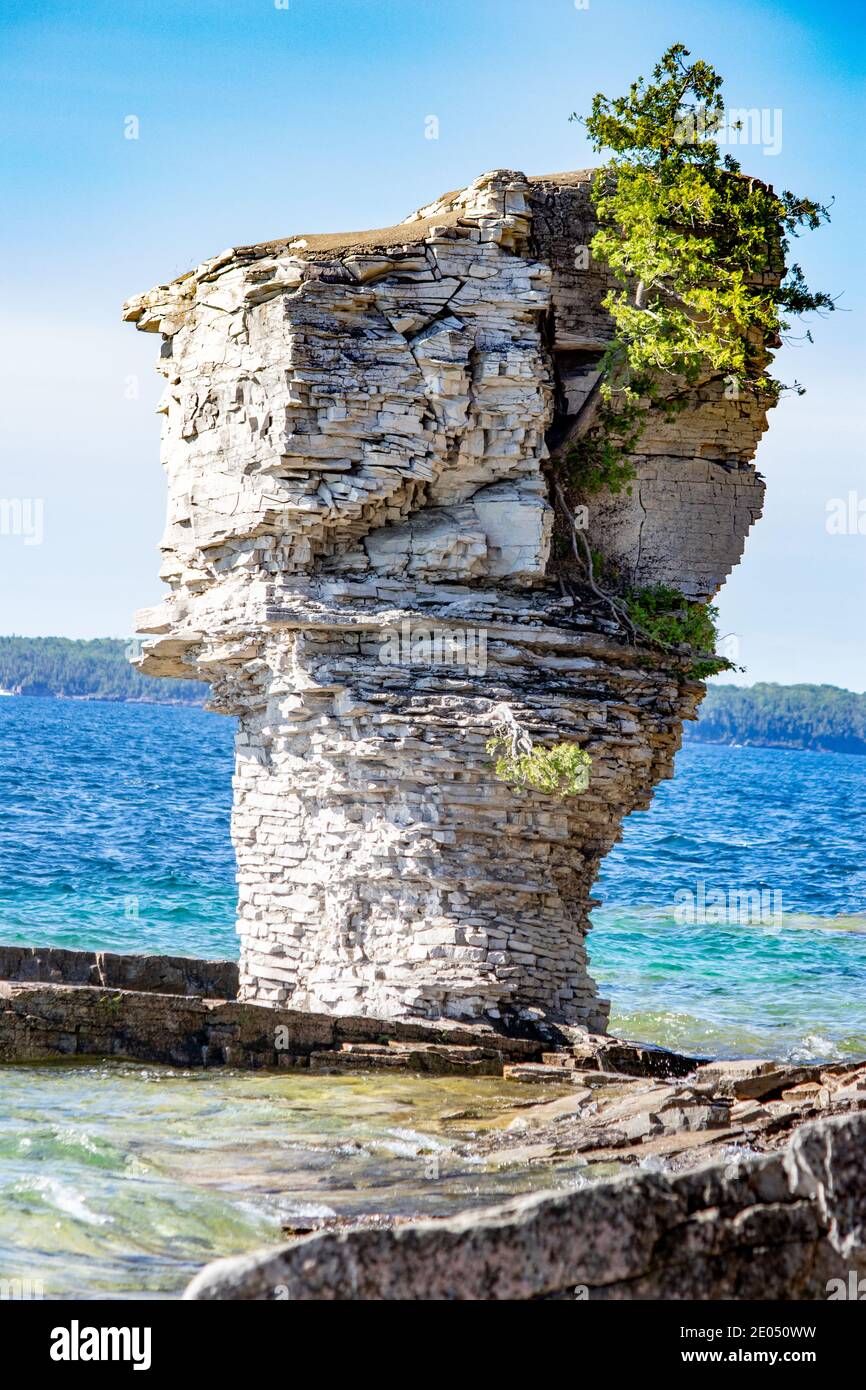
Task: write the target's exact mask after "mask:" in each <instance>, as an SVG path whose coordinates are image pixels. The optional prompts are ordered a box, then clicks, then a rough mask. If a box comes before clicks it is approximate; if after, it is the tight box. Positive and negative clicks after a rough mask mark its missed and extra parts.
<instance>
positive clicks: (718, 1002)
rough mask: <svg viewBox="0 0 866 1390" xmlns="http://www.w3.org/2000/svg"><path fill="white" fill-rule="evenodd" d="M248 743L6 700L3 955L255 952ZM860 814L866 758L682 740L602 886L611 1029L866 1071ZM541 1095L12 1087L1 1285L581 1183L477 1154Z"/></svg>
mask: <svg viewBox="0 0 866 1390" xmlns="http://www.w3.org/2000/svg"><path fill="white" fill-rule="evenodd" d="M232 732H233V730H232V725H231V722H230V721H228V720H226V719H222V718H220V717H219V716H216V715H210V714H206V713H204V712H203V711H201V710H197V709H180V708H178V709H168V708H163V707H160V706H124V705H113V704H97V703H92V704H91V703H87V704H84V703H70V702H66V701H51V700H27V699H18V698H14V699H13V698H9V699H0V941H7V942H12V941H17V942H24V943H43V944H53V945H61V946H71V947H82V948H90V949H93V948H103V949H113V950H120V951H123V950H132V951H135V950H147V951H167V952H173V953H186V954H193V955H204V956H212V957H215V956H225V955H234V954H235V953H236V939H235V934H234V925H233V919H234V883H233V867H234V866H233V859H232V852H231V845H230V842H229V810H230V800H231V787H230V780H231V771H232V746H231V745H232ZM864 793H866V758H858V757H856V756H853V755H834V754H820V753H799V752H788V751H784V750H771V749H754V748H750V749H745V748H742V749H738V748H733V749H731V748H718V747H711V746H707V745H697V744H692V745H687V746H686V747H685V748H684V749H683V751H682V752H681V753H680V755H679V757H678V759H677V775H676V778H675V779H674V780H673V781H672V782H668V783H665V784H664V785H663V786H661V787H660V788H659V789H658V791H657V793H656V797H655V800H654V802H653V805H652V807H651V809H650V810H649V811H647V812H644V813H641V814H638V815H635V816H634V817H632V818H631V820H630V821H629V822H628V824H627V826H626V830H625V834H624V837H623V840H622V842H621V843H620V845H618V846H617V848H616V849H615V850H614V851H613V852H612V854H611V855H610V856H609V857H608V859H607V860H606V862H605V866H604V871H603V873H602V876H601V880H600V883H599V885H598V889H597V893H598V896H599V897H601V898H603V900H604V906H603V907H602V908H599V909H597V910H596V911H595V913H594V915H593V920H594V922H595V930H594V931H593V933H592V935H591V937H590V954H591V962H592V969H593V972H594V974H595V976H596V978H597V979H598V980H599V982H600V984H601V985H602V987H603V991H604V993H605V994H607V995H608V996H609V997H610V998H611V999H612V1001H613V1013H612V1019H611V1024H612V1028H613V1029H614V1030H615V1031H616V1032H618V1033H620V1034H622V1035H624V1036H627V1037H632V1038H637V1039H643V1040H646V1041H650V1042H657V1043H662V1044H668V1045H670V1046H673V1047H678V1048H681V1049H691V1050H696V1051H699V1052H703V1053H706V1054H721V1055H728V1056H737V1055H740V1056H742V1055H747V1054H751V1055H755V1054H761V1055H772V1056H777V1057H780V1056H784V1057H790V1058H803V1059H805V1058H844V1057H848V1056H862V1055H864V1054H866V853H864V851H866V820H864V816H863V807H864ZM762 894H763V897H762ZM743 895H746V896H745V897H744V896H743ZM744 903H745V905H746V906H745V910H744V908H743V904H744ZM762 917H763V918H764V920H761V918H762ZM756 919H757V920H756ZM554 1094H555V1092H554ZM525 1096H526V1093H525V1089H524V1088H521V1087H519V1086H516V1085H514V1084H513V1083H512V1084H509V1083H505V1082H502V1081H496V1080H495V1079H484V1080H471V1081H470V1080H466V1079H461V1078H448V1077H443V1078H435V1079H432V1078H426V1079H424V1078H414V1077H400V1076H399V1075H397V1076H394V1075H390V1076H389V1075H388V1074H387V1073H386V1074H378V1075H376V1074H373V1075H370V1076H366V1077H360V1076H347V1077H318V1076H314V1075H312V1074H308V1075H306V1076H304V1075H303V1073H289V1074H286V1075H274V1074H268V1075H264V1076H263V1075H250V1074H248V1073H232V1072H184V1071H173V1070H170V1069H167V1068H157V1067H146V1066H139V1065H132V1064H121V1063H111V1062H103V1063H79V1064H68V1065H67V1064H59V1065H40V1066H16V1067H3V1068H0V1278H5V1279H14V1278H17V1279H22V1280H25V1281H26V1280H28V1279H29V1280H31V1281H41V1283H42V1285H43V1286H44V1289H45V1293H46V1296H48V1297H63V1296H90V1297H100V1296H102V1297H105V1296H111V1297H123V1296H128V1295H133V1294H134V1295H137V1296H142V1295H149V1296H153V1297H160V1296H163V1297H165V1296H172V1295H174V1294H176V1293H178V1292H179V1291H180V1290H181V1289H182V1288H183V1286H184V1284H185V1283H186V1282H187V1280H188V1279H189V1278H190V1276H191V1275H192V1273H193V1272H194V1271H195V1270H196V1269H198V1268H199V1267H200V1266H201V1265H202V1264H204V1263H205V1262H206V1261H207V1260H209V1259H211V1258H213V1257H214V1256H216V1255H220V1254H227V1253H230V1252H233V1251H238V1250H246V1249H249V1248H251V1247H253V1246H255V1245H260V1244H266V1243H270V1242H274V1241H277V1240H279V1239H280V1237H281V1231H282V1229H283V1227H284V1225H286V1223H288V1224H290V1225H292V1224H294V1225H297V1224H303V1223H304V1221H305V1220H308V1219H311V1218H313V1219H314V1218H316V1217H321V1216H325V1217H327V1216H329V1215H336V1216H351V1217H357V1216H363V1215H365V1214H368V1213H370V1212H388V1213H392V1214H394V1215H405V1214H408V1213H425V1214H430V1215H433V1214H445V1213H446V1212H450V1211H454V1210H457V1209H459V1208H461V1207H466V1206H471V1205H481V1204H484V1203H488V1202H491V1201H496V1200H499V1199H501V1198H503V1197H505V1196H507V1195H510V1194H513V1193H516V1192H520V1191H527V1190H531V1189H532V1188H534V1187H537V1186H542V1185H550V1183H551V1182H552V1181H555V1182H557V1183H559V1184H560V1185H564V1186H569V1185H574V1184H575V1183H580V1182H581V1181H582V1177H581V1174H580V1165H579V1164H577V1165H574V1166H573V1167H572V1166H568V1165H567V1166H566V1167H564V1168H563V1169H561V1170H558V1171H557V1173H556V1174H555V1175H551V1174H550V1172H549V1171H546V1170H544V1169H534V1170H533V1169H530V1168H528V1167H526V1166H521V1165H519V1164H518V1165H517V1166H515V1167H512V1168H508V1169H505V1170H499V1169H497V1168H496V1167H495V1165H490V1164H480V1165H479V1164H478V1162H477V1161H475V1160H473V1159H472V1158H471V1157H468V1156H467V1152H466V1150H465V1148H464V1147H463V1141H464V1140H465V1139H468V1138H469V1137H470V1136H471V1133H472V1132H473V1130H477V1129H479V1128H485V1127H487V1126H489V1125H500V1124H505V1123H508V1122H509V1121H510V1118H511V1117H512V1116H513V1115H514V1113H515V1112H514V1107H515V1106H518V1105H519V1104H520V1103H521V1100H522V1099H523V1100H525ZM431 1165H432V1167H431ZM431 1177H432V1178H433V1179H434V1180H433V1181H431Z"/></svg>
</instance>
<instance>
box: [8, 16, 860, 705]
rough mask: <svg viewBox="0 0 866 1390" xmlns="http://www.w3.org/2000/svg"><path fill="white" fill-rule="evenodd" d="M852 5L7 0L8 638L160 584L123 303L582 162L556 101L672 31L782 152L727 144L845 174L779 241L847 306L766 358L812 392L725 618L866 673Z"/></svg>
mask: <svg viewBox="0 0 866 1390" xmlns="http://www.w3.org/2000/svg"><path fill="white" fill-rule="evenodd" d="M863 16H864V9H863V7H862V5H861V4H859V3H857V4H855V3H850V0H838V3H835V4H832V5H818V4H815V3H814V0H779V3H775V4H774V3H767V0H750V3H736V2H735V3H731V0H725V3H724V4H721V3H715V4H707V3H703V0H668V3H663V4H648V3H646V0H643V3H640V0H589V7H588V8H586V9H579V8H577V6H576V5H575V3H574V0H378V3H377V0H288V4H287V6H286V7H281V6H280V5H279V3H278V4H275V3H274V2H273V0H231V2H230V0H183V3H180V0H171V2H170V0H146V3H141V4H118V3H116V0H114V2H113V3H106V0H89V3H86V4H76V3H70V0H43V3H38V0H33V3H18V2H17V0H4V5H3V7H2V11H0V130H2V140H0V179H2V187H3V190H4V212H3V217H2V219H0V242H2V261H0V264H2V272H0V274H2V283H0V295H2V303H3V308H4V317H3V322H4V331H3V333H2V335H0V352H2V381H3V388H4V390H3V411H2V423H3V443H2V456H0V457H2V474H0V497H2V498H6V499H9V498H33V499H43V500H44V521H43V531H44V537H43V540H42V543H41V544H39V545H36V544H29V545H28V544H25V541H26V539H27V538H26V537H25V536H22V535H10V534H0V632H20V633H26V634H33V635H39V634H42V635H47V634H54V633H60V634H65V635H68V636H99V635H117V636H125V635H128V634H129V633H130V632H131V630H132V622H131V619H132V612H133V610H134V609H135V608H137V607H140V606H143V605H145V604H149V603H152V602H155V601H157V600H158V599H159V597H160V596H161V586H160V584H159V581H158V579H157V568H158V563H159V557H158V555H157V552H156V549H155V547H156V545H157V542H158V540H159V536H160V533H161V530H162V523H163V512H164V483H163V477H162V471H161V468H160V466H159V460H158V436H159V429H158V419H157V417H156V416H155V415H154V413H153V408H154V405H155V403H156V400H157V397H158V394H159V378H158V377H157V374H156V372H155V371H154V368H153V363H154V359H155V355H156V349H157V340H156V339H155V338H154V337H153V336H152V335H142V334H137V333H136V332H135V331H134V329H133V328H132V327H131V326H129V325H122V324H121V323H120V320H119V311H120V305H121V302H122V300H123V299H124V298H126V297H127V296H128V295H130V294H133V293H136V292H138V291H140V290H143V289H147V288H149V287H150V286H151V285H153V284H155V283H158V282H160V281H163V280H165V279H167V278H171V277H172V276H174V275H177V274H179V273H181V272H182V271H183V270H185V269H187V268H188V267H189V266H190V265H193V264H195V263H196V262H197V261H199V260H202V259H204V258H205V257H206V256H209V255H211V254H214V253H216V252H217V251H220V250H222V249H224V248H225V247H227V246H230V245H232V244H238V243H245V242H250V241H260V240H264V239H267V238H270V237H272V236H277V235H280V234H284V233H287V232H313V231H329V230H330V231H334V230H349V229H354V228H361V227H368V226H383V225H388V224H390V223H392V222H395V221H397V220H399V219H400V218H401V217H403V216H405V215H406V214H407V213H408V212H410V211H411V210H412V209H413V208H414V207H416V206H418V205H420V204H422V203H424V202H428V201H430V199H431V198H433V197H434V196H436V195H437V194H439V193H441V192H444V191H445V190H446V189H449V188H454V187H458V186H460V185H462V184H465V183H468V182H469V181H470V180H471V179H473V178H475V177H476V176H477V175H478V174H479V173H481V172H482V171H484V170H486V169H491V168H496V167H502V166H507V167H510V168H515V169H523V170H524V171H526V172H527V173H543V172H550V171H554V170H560V169H568V168H579V167H582V166H584V165H586V164H590V163H593V162H597V161H595V160H594V158H593V156H592V154H591V152H590V151H589V150H588V148H587V145H586V143H585V140H584V137H583V135H582V132H581V129H580V128H579V127H578V126H576V125H574V124H569V122H568V116H569V113H570V112H571V111H572V110H574V109H577V110H584V111H585V110H587V109H588V106H589V103H590V101H591V98H592V95H593V93H595V92H596V91H599V90H601V91H605V92H608V93H609V94H611V95H615V94H618V93H619V92H621V91H623V90H624V89H625V87H626V86H627V84H628V83H629V82H630V81H631V80H632V79H633V78H634V77H636V76H637V75H638V74H640V73H646V72H648V70H649V69H650V68H651V66H652V64H653V62H654V61H655V59H656V58H657V57H658V56H659V55H660V53H661V52H662V51H663V49H664V48H666V47H667V46H668V44H670V43H672V42H674V41H677V40H681V41H683V42H684V43H686V44H687V45H688V47H689V48H690V49H691V50H692V53H693V54H694V55H695V56H700V57H704V58H706V59H707V60H708V61H710V62H712V63H713V64H714V65H715V66H716V67H717V68H718V69H719V71H720V72H721V73H722V74H723V75H724V76H725V78H726V86H725V96H726V100H727V103H728V104H729V105H730V106H735V107H758V108H767V109H769V110H771V111H776V110H780V111H781V112H782V148H781V150H780V152H779V153H777V154H775V155H774V154H770V153H767V152H765V150H764V149H762V147H761V146H760V145H755V146H750V147H747V148H744V149H742V150H740V151H738V152H737V153H738V154H739V157H740V159H741V162H742V163H743V165H744V167H745V168H747V169H749V170H751V171H753V172H755V173H756V174H758V175H760V176H761V177H763V178H766V179H768V180H770V181H771V182H773V183H775V184H776V185H777V186H781V187H792V188H794V189H795V190H797V191H798V192H808V193H809V194H811V195H813V196H816V197H818V198H820V199H822V200H825V201H829V200H830V199H832V198H834V197H835V206H834V209H833V221H832V223H831V225H830V226H829V227H827V228H824V229H823V230H821V231H820V232H818V233H815V234H811V235H808V236H806V237H804V238H803V239H802V240H801V241H800V243H799V244H798V245H797V246H796V253H797V258H798V259H799V260H800V261H801V262H802V264H803V265H804V267H805V269H806V272H807V277H808V278H809V280H810V282H812V283H813V284H815V285H816V286H819V287H821V288H826V289H828V290H830V291H831V292H833V293H834V294H840V295H841V299H840V301H839V303H840V308H842V309H843V310H844V312H839V313H836V314H835V315H833V316H832V317H830V318H828V319H827V320H823V321H822V320H816V321H815V322H814V323H813V324H812V330H813V336H814V338H815V344H814V345H813V346H809V345H807V344H799V345H792V346H789V347H787V348H786V349H785V350H784V351H783V353H782V354H781V360H780V361H779V364H778V371H779V374H780V375H781V376H782V377H783V378H784V379H785V380H792V379H793V378H795V377H796V378H797V379H799V380H800V381H802V382H803V383H804V384H805V386H806V387H807V392H808V393H807V395H806V396H804V397H803V398H801V399H799V400H797V399H791V400H787V401H785V403H784V404H783V405H782V406H781V407H780V409H779V410H777V411H776V412H775V413H774V416H773V417H772V422H771V428H770V432H769V434H768V436H767V437H766V438H765V440H764V442H763V444H762V445H761V447H760V450H759V454H758V462H759V467H760V468H761V471H762V472H763V473H764V474H765V476H766V478H767V482H768V500H767V506H766V510H765V515H764V519H763V520H762V522H761V523H760V525H759V526H758V527H757V528H756V529H755V531H754V532H753V534H752V536H751V537H750V539H749V542H748V545H747V549H746V554H745V558H744V560H743V563H742V564H741V566H740V567H739V568H738V570H737V571H735V573H734V576H733V577H732V579H731V580H730V581H729V583H728V585H727V586H726V588H725V589H724V590H723V592H722V596H721V599H720V608H721V615H722V631H723V632H726V633H734V634H736V635H737V638H738V641H739V652H740V660H741V661H742V663H743V664H744V665H745V666H746V668H747V674H746V677H745V679H747V680H781V681H793V680H805V681H826V682H829V683H832V684H837V685H847V686H849V687H850V688H852V689H855V690H864V689H866V644H864V642H863V638H862V635H861V615H862V614H863V613H864V611H866V577H864V576H866V534H863V535H861V534H857V533H855V534H833V535H831V534H828V532H827V529H826V518H827V507H828V503H830V502H831V501H832V499H834V498H846V499H847V497H848V494H849V493H850V492H854V493H855V494H856V501H857V502H859V501H860V500H863V502H864V512H866V476H864V469H863V456H864V449H863V438H864V430H863V399H864V396H866V381H864V351H863V322H862V318H863V305H864V290H863V283H862V281H863V267H862V260H863V257H862V250H861V248H862V245H863V233H862V228H863V225H864V220H866V218H864V207H863V202H864V194H863V186H864V166H863V155H862V130H863V114H864V112H863V105H864V103H863V56H864V43H863V39H864V18H863ZM431 115H435V116H436V117H438V121H439V138H438V139H437V140H430V139H426V138H425V122H426V120H427V118H428V117H429V116H431ZM129 116H135V117H137V119H138V122H139V138H138V139H137V140H129V139H126V138H125V137H124V129H125V122H126V120H127V118H128V117H129ZM863 525H864V531H866V520H864V523H863ZM7 529H8V528H7ZM739 679H743V678H742V677H740V678H739Z"/></svg>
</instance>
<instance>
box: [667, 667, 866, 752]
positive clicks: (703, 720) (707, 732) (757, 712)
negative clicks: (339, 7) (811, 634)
mask: <svg viewBox="0 0 866 1390" xmlns="http://www.w3.org/2000/svg"><path fill="white" fill-rule="evenodd" d="M687 734H688V737H689V738H691V739H696V740H698V741H699V742H704V743H727V744H730V743H740V744H754V745H758V746H765V747H770V748H815V749H820V750H823V751H826V752H833V753H860V754H866V695H855V694H854V693H853V691H850V690H840V689H839V688H838V687H837V686H834V685H773V684H769V683H760V684H758V685H750V686H738V685H711V686H710V687H709V688H708V690H707V694H706V698H705V700H704V702H703V704H702V705H701V712H700V718H699V719H698V722H697V724H692V725H689V726H688V729H687Z"/></svg>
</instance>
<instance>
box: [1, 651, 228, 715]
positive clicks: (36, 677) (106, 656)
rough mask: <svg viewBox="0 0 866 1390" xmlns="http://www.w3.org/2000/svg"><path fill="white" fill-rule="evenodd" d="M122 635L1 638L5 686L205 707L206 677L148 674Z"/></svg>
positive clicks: (61, 695) (72, 696) (12, 690)
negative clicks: (132, 656)
mask: <svg viewBox="0 0 866 1390" xmlns="http://www.w3.org/2000/svg"><path fill="white" fill-rule="evenodd" d="M131 651H132V644H131V643H130V642H129V641H125V640H124V639H123V638H121V637H97V638H93V639H89V640H85V639H76V638H71V637H0V690H2V691H3V692H5V693H6V694H13V695H31V696H38V697H44V698H46V699H67V700H116V701H121V702H124V703H138V704H158V705H201V704H203V703H204V700H205V698H206V696H207V686H206V685H204V684H202V682H201V681H184V680H163V679H162V678H155V677H153V676H144V675H142V674H141V672H140V671H137V670H136V668H135V667H134V666H132V665H131V664H130V661H129V657H130V653H131Z"/></svg>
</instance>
